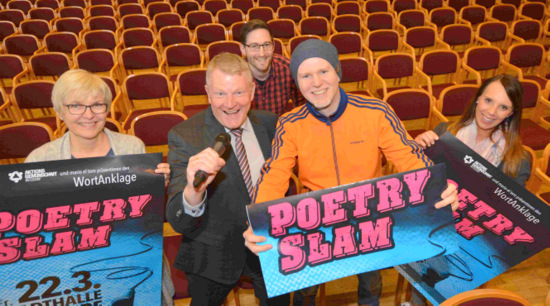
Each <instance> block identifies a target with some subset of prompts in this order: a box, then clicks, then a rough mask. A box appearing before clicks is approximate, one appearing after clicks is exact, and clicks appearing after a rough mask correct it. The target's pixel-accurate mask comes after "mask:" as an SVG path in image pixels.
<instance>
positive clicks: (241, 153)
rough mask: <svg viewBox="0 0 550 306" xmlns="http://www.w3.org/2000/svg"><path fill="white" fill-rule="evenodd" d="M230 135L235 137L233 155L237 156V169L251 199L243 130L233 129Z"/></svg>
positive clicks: (251, 190)
mask: <svg viewBox="0 0 550 306" xmlns="http://www.w3.org/2000/svg"><path fill="white" fill-rule="evenodd" d="M231 134H233V135H235V147H236V148H235V149H236V152H235V154H236V155H237V160H239V167H241V172H242V174H243V178H244V183H245V184H246V189H247V190H248V195H249V196H250V198H252V193H253V192H254V188H253V187H252V176H250V167H249V166H248V158H247V157H246V150H245V149H244V145H243V130H242V129H235V130H231Z"/></svg>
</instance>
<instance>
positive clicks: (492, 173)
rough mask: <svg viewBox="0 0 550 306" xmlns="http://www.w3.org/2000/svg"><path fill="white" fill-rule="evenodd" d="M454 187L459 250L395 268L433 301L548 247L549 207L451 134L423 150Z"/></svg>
mask: <svg viewBox="0 0 550 306" xmlns="http://www.w3.org/2000/svg"><path fill="white" fill-rule="evenodd" d="M425 153H426V155H428V156H429V157H430V158H431V159H432V160H433V161H434V162H436V163H441V162H444V163H445V164H446V165H447V175H448V177H449V179H450V180H452V181H454V182H455V183H456V184H457V186H458V197H459V202H460V207H459V208H458V210H457V212H455V218H456V231H457V233H458V235H457V236H458V237H459V238H458V239H459V244H460V250H459V251H458V252H457V253H455V254H452V255H445V256H439V257H436V258H431V259H428V260H424V261H420V262H416V263H411V264H408V265H403V266H400V267H396V268H397V269H398V271H399V272H400V273H401V274H403V276H405V277H406V278H407V279H408V280H409V281H410V282H411V283H412V284H413V285H414V286H415V287H416V288H417V289H418V290H419V291H420V292H421V293H422V294H423V295H424V296H425V297H426V298H428V299H429V300H430V302H432V304H434V305H439V303H441V302H443V301H444V300H446V299H448V298H450V297H452V296H454V295H456V294H458V293H461V292H464V291H468V290H473V289H475V288H477V287H478V286H480V285H481V284H483V283H485V282H487V281H488V280H490V279H492V278H494V277H495V276H497V275H499V274H501V273H503V272H504V271H506V270H508V269H510V268H511V267H512V266H514V265H516V264H518V263H520V262H522V261H524V260H525V259H527V258H529V257H531V256H533V255H535V254H536V253H537V252H540V251H541V250H544V249H545V248H547V247H549V246H550V220H549V218H550V207H548V206H547V205H546V204H545V203H543V202H542V201H540V200H539V199H538V198H537V197H535V196H534V195H533V194H531V193H530V192H528V191H527V190H525V188H523V187H521V186H519V185H518V184H517V183H516V182H514V181H513V180H512V179H510V178H509V177H508V176H506V175H505V174H504V173H502V172H501V171H500V170H498V169H497V168H495V167H494V166H493V165H492V164H491V163H489V162H487V161H486V160H485V159H484V158H483V157H481V156H479V155H478V154H477V153H475V152H474V151H473V150H471V149H470V148H468V147H467V146H466V145H464V144H463V143H462V142H461V141H460V140H458V139H457V138H455V137H454V136H453V135H452V134H450V133H446V134H444V135H443V136H441V137H439V140H438V141H436V142H435V144H434V145H433V146H431V147H430V148H428V149H426V150H425Z"/></svg>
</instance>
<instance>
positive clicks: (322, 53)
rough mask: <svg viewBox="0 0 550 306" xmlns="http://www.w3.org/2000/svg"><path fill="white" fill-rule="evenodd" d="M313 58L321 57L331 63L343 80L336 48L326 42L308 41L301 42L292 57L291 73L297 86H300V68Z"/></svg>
mask: <svg viewBox="0 0 550 306" xmlns="http://www.w3.org/2000/svg"><path fill="white" fill-rule="evenodd" d="M312 57H320V58H322V59H324V60H326V61H327V62H329V63H330V64H331V65H332V67H334V70H336V73H337V74H338V77H339V78H340V79H342V69H341V66H340V60H339V59H338V50H336V47H335V46H334V45H333V44H331V43H328V42H326V41H324V40H319V39H308V40H306V41H303V42H301V43H300V44H299V45H298V47H296V49H294V52H292V56H291V57H290V73H292V77H293V78H294V82H296V85H298V79H297V78H296V77H297V75H298V68H299V67H300V65H301V64H302V62H303V61H305V60H307V59H308V58H312Z"/></svg>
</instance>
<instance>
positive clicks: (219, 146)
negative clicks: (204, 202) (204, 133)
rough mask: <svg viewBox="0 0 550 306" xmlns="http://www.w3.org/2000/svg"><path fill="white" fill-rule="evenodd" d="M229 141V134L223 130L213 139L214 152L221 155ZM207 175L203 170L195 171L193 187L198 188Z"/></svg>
mask: <svg viewBox="0 0 550 306" xmlns="http://www.w3.org/2000/svg"><path fill="white" fill-rule="evenodd" d="M230 143H231V137H230V136H229V134H227V133H225V132H223V133H220V134H219V135H218V136H216V138H215V139H214V145H213V146H212V149H213V150H214V151H216V153H218V156H221V155H222V154H223V152H225V149H227V147H228V146H229V144H230ZM207 176H208V174H207V173H206V172H204V171H203V170H199V171H197V172H195V179H194V180H193V187H195V188H198V187H199V186H200V185H201V184H202V183H204V181H206V177H207Z"/></svg>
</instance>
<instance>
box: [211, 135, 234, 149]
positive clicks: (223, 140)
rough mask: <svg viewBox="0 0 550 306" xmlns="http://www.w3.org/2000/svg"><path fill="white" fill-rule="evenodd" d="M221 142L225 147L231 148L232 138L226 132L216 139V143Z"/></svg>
mask: <svg viewBox="0 0 550 306" xmlns="http://www.w3.org/2000/svg"><path fill="white" fill-rule="evenodd" d="M216 142H221V143H222V144H223V146H224V147H226V148H227V147H229V144H230V143H231V136H229V134H227V133H226V132H223V133H220V134H218V136H216V138H215V139H214V143H216Z"/></svg>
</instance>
